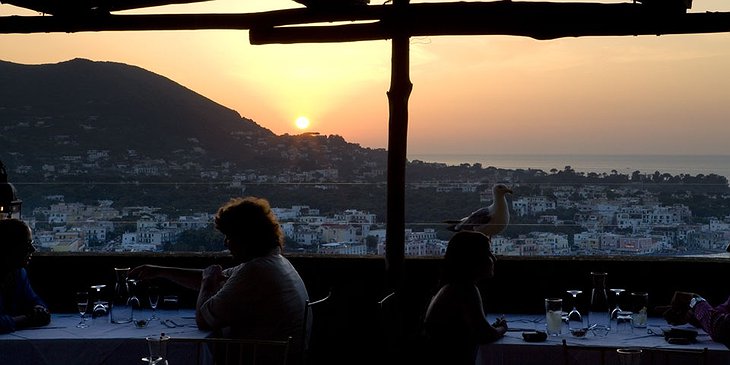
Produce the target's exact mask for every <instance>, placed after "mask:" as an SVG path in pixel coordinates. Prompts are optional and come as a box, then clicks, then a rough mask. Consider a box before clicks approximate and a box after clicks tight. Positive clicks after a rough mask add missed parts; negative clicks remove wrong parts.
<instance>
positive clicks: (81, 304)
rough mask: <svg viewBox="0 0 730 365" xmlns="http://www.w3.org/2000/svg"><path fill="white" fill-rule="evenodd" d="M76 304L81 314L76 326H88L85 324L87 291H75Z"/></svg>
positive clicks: (87, 303)
mask: <svg viewBox="0 0 730 365" xmlns="http://www.w3.org/2000/svg"><path fill="white" fill-rule="evenodd" d="M76 305H77V307H78V310H79V314H80V315H81V321H80V322H79V324H77V325H76V327H77V328H86V327H89V325H88V324H86V310H87V309H88V308H89V292H87V291H80V292H76Z"/></svg>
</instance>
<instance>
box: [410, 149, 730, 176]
mask: <svg viewBox="0 0 730 365" xmlns="http://www.w3.org/2000/svg"><path fill="white" fill-rule="evenodd" d="M408 159H409V161H414V160H419V161H424V162H432V163H444V164H446V165H451V166H458V165H460V164H464V163H469V164H474V163H480V164H482V166H484V167H489V166H493V167H497V168H505V169H535V170H543V171H545V172H549V171H551V170H553V169H555V170H558V171H561V170H563V169H565V167H567V166H570V168H571V169H573V170H575V171H579V172H586V173H588V172H596V173H603V172H606V173H612V172H613V171H614V170H615V171H616V172H617V173H621V174H629V175H630V174H632V173H633V172H634V171H639V172H641V173H644V174H651V173H654V172H655V171H659V172H660V173H669V174H672V175H679V174H690V175H698V174H705V175H708V174H717V175H721V176H725V177H728V176H730V155H721V154H704V155H700V154H693V155H688V154H582V155H575V154H539V155H538V154H506V153H503V154H473V153H465V154H460V153H448V154H437V153H427V154H418V153H412V154H409V155H408Z"/></svg>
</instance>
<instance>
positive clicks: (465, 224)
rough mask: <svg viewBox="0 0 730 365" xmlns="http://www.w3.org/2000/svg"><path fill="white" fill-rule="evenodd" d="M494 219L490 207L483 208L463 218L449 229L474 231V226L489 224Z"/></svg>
mask: <svg viewBox="0 0 730 365" xmlns="http://www.w3.org/2000/svg"><path fill="white" fill-rule="evenodd" d="M491 219H492V215H491V213H490V212H489V208H481V209H479V210H477V211H475V212H473V213H471V214H469V216H467V217H464V218H462V219H461V220H460V221H459V223H456V224H455V225H454V226H453V228H449V230H451V231H454V232H458V231H473V230H474V228H476V227H478V226H481V225H484V224H487V223H489V221H490V220H491Z"/></svg>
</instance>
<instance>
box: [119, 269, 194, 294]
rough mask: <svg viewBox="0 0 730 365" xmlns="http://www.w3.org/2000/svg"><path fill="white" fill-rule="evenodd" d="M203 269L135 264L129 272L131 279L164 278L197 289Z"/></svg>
mask: <svg viewBox="0 0 730 365" xmlns="http://www.w3.org/2000/svg"><path fill="white" fill-rule="evenodd" d="M202 275H203V270H200V269H188V268H182V267H170V266H159V265H142V266H137V267H135V268H134V269H132V271H130V272H129V277H130V278H131V279H137V280H141V281H144V280H151V279H165V280H169V281H171V282H173V283H175V284H177V285H180V286H182V287H184V288H188V289H192V290H199V289H200V281H201V278H202Z"/></svg>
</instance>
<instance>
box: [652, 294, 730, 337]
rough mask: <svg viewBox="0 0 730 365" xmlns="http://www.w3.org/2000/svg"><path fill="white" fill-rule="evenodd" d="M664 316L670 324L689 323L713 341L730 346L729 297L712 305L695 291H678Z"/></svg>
mask: <svg viewBox="0 0 730 365" xmlns="http://www.w3.org/2000/svg"><path fill="white" fill-rule="evenodd" d="M664 318H665V319H666V320H667V323H669V324H671V325H683V324H686V323H690V324H692V325H693V326H695V327H700V328H702V329H703V330H704V331H705V332H707V334H708V335H710V338H712V340H713V341H715V342H720V343H722V344H724V345H725V346H727V347H728V348H730V297H728V298H727V300H725V302H724V303H722V304H720V305H717V306H712V305H711V304H710V303H709V302H708V301H707V300H705V298H702V297H701V296H699V295H698V294H696V293H688V292H679V291H678V292H675V293H674V296H673V297H672V303H671V305H670V306H669V308H668V309H667V310H666V311H665V312H664Z"/></svg>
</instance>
